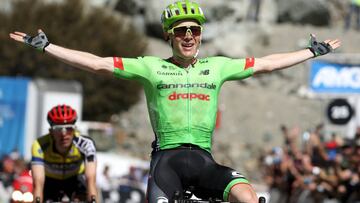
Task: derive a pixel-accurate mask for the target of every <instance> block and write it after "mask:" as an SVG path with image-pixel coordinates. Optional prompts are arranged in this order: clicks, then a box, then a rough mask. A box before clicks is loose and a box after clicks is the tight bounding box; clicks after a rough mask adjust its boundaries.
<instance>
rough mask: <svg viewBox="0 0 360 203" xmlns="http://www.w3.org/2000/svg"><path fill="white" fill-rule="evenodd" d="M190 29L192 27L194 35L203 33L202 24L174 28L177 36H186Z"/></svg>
mask: <svg viewBox="0 0 360 203" xmlns="http://www.w3.org/2000/svg"><path fill="white" fill-rule="evenodd" d="M188 29H190V31H191V33H192V34H193V35H196V36H198V35H200V34H201V27H200V26H190V27H186V26H183V27H177V28H174V35H175V36H185V35H186V33H187V31H188Z"/></svg>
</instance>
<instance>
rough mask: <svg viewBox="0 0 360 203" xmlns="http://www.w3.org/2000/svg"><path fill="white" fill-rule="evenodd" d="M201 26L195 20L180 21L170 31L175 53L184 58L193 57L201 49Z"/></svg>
mask: <svg viewBox="0 0 360 203" xmlns="http://www.w3.org/2000/svg"><path fill="white" fill-rule="evenodd" d="M201 31H202V30H201V27H200V25H199V24H198V23H197V22H195V21H179V22H177V23H175V24H174V25H173V28H172V32H171V33H170V36H169V37H170V40H171V42H172V50H173V55H174V56H177V57H180V58H182V59H192V58H193V57H194V56H195V55H196V52H197V50H198V49H199V45H200V41H201Z"/></svg>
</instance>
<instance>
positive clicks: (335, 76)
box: [312, 66, 360, 89]
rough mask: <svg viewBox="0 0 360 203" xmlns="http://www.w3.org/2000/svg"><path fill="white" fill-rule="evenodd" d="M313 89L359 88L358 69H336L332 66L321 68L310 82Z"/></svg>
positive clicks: (359, 69) (359, 72)
mask: <svg viewBox="0 0 360 203" xmlns="http://www.w3.org/2000/svg"><path fill="white" fill-rule="evenodd" d="M312 86H313V87H314V88H319V87H323V88H352V89H359V88H360V67H343V68H341V69H337V68H335V67H333V66H324V67H323V68H321V69H320V70H319V71H318V72H317V73H316V75H315V76H314V79H313V81H312Z"/></svg>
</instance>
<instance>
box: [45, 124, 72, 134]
mask: <svg viewBox="0 0 360 203" xmlns="http://www.w3.org/2000/svg"><path fill="white" fill-rule="evenodd" d="M75 129H76V126H75V125H54V126H52V127H51V130H52V131H54V132H55V133H60V132H61V133H66V132H72V131H74V130H75Z"/></svg>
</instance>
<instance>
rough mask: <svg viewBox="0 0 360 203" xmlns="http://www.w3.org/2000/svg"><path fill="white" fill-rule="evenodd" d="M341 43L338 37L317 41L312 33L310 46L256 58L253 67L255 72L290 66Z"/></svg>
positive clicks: (326, 51) (327, 51)
mask: <svg viewBox="0 0 360 203" xmlns="http://www.w3.org/2000/svg"><path fill="white" fill-rule="evenodd" d="M340 45H341V42H340V40H338V39H334V40H330V39H328V40H325V41H324V42H317V41H316V39H315V36H314V35H311V37H310V43H309V47H308V48H307V49H303V50H300V51H295V52H290V53H281V54H273V55H268V56H265V57H261V58H256V59H255V64H254V67H253V69H254V74H259V73H266V72H271V71H274V70H279V69H284V68H288V67H290V66H293V65H296V64H298V63H301V62H304V61H306V60H308V59H310V58H313V57H316V56H320V55H324V54H327V53H329V52H331V51H333V50H335V49H337V48H338V47H340Z"/></svg>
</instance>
